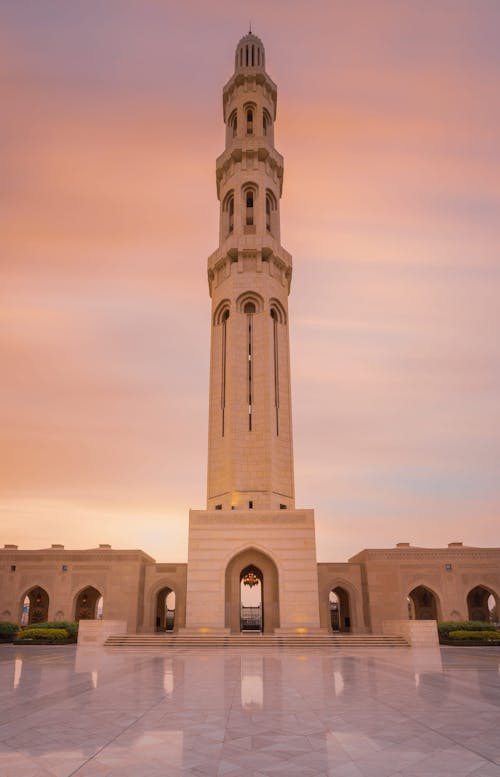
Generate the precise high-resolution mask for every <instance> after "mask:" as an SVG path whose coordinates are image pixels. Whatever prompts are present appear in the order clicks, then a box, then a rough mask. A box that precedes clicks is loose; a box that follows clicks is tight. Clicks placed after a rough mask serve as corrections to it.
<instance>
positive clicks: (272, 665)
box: [0, 645, 500, 777]
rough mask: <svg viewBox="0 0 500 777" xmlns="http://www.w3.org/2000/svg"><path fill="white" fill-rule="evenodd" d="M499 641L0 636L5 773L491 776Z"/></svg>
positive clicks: (21, 776)
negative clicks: (351, 644)
mask: <svg viewBox="0 0 500 777" xmlns="http://www.w3.org/2000/svg"><path fill="white" fill-rule="evenodd" d="M499 724H500V649H498V648H443V649H441V650H439V649H438V648H436V649H429V648H427V649H423V650H398V649H390V650H388V649H371V650H370V649H357V650H356V651H355V652H354V651H353V652H350V653H348V652H343V651H339V650H336V649H333V648H332V649H328V650H326V649H314V650H311V651H307V652H304V653H300V652H299V651H297V650H290V651H287V650H279V649H274V650H273V649H263V650H258V649H255V650H248V649H246V650H245V649H242V650H214V649H210V650H203V649H197V650H189V651H175V652H170V653H163V652H159V651H155V650H148V652H142V653H141V652H135V651H132V650H130V649H125V650H118V651H110V650H107V649H105V648H100V649H98V648H83V649H82V648H79V649H77V648H75V647H74V646H71V645H68V646H61V647H33V646H31V647H19V648H16V647H13V646H12V645H1V646H0V774H1V775H2V777H11V775H12V777H42V776H43V777H54V776H55V777H69V776H70V775H78V777H160V775H161V776H162V777H188V776H189V777H194V776H196V777H219V775H220V777H248V776H249V775H254V776H258V777H295V776H297V777H320V776H321V777H325V776H326V775H328V777H333V775H336V776H337V777H396V775H397V776H398V777H438V775H439V777H443V775H456V777H465V775H474V776H475V777H500V735H499V730H500V729H499Z"/></svg>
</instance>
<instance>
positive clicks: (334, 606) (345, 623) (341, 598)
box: [328, 586, 351, 631]
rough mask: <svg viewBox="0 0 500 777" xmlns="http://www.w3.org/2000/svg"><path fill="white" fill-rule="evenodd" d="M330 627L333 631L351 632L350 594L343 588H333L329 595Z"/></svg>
mask: <svg viewBox="0 0 500 777" xmlns="http://www.w3.org/2000/svg"><path fill="white" fill-rule="evenodd" d="M328 599H329V606H330V627H331V630H332V631H351V612H350V607H349V594H348V593H347V591H346V590H345V588H342V587H341V586H337V587H336V588H332V590H331V591H330V594H329V597H328Z"/></svg>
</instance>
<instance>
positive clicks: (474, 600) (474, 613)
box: [467, 585, 498, 623]
mask: <svg viewBox="0 0 500 777" xmlns="http://www.w3.org/2000/svg"><path fill="white" fill-rule="evenodd" d="M467 610H468V613H469V620H471V621H484V622H485V623H497V622H498V609H497V597H496V596H495V594H494V593H493V592H492V591H490V590H488V588H485V587H484V586H482V585H477V586H476V587H475V588H473V589H472V591H469V593H468V594H467Z"/></svg>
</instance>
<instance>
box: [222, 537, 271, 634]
mask: <svg viewBox="0 0 500 777" xmlns="http://www.w3.org/2000/svg"><path fill="white" fill-rule="evenodd" d="M254 570H257V572H255V571H254ZM248 571H253V573H254V574H256V576H257V578H258V579H259V582H260V585H261V599H262V626H263V631H264V633H267V634H269V633H272V632H273V631H274V629H276V628H278V627H279V625H280V616H279V587H278V570H277V568H276V564H275V563H274V561H273V560H272V559H271V558H270V557H269V556H268V555H267V554H265V553H263V552H262V551H260V550H257V549H255V548H247V549H246V550H243V551H241V552H240V553H238V554H237V555H236V556H234V557H233V558H232V559H231V561H230V562H229V564H228V565H227V567H226V575H225V626H226V628H230V629H231V632H232V633H238V632H239V631H240V630H241V581H242V578H243V576H244V574H246V573H247V572H248Z"/></svg>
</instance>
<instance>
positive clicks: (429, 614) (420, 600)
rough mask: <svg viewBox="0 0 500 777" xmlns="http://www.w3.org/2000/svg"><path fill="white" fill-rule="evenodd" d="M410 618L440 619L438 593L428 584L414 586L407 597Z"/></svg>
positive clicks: (423, 619) (422, 619)
mask: <svg viewBox="0 0 500 777" xmlns="http://www.w3.org/2000/svg"><path fill="white" fill-rule="evenodd" d="M407 602H408V618H409V619H410V620H416V621H428V620H436V621H437V620H440V610H441V605H440V601H439V597H438V595H437V594H436V593H435V592H434V591H432V590H431V589H430V588H428V586H426V585H418V586H416V587H415V588H413V589H412V590H411V591H410V593H409V594H408V597H407Z"/></svg>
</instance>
